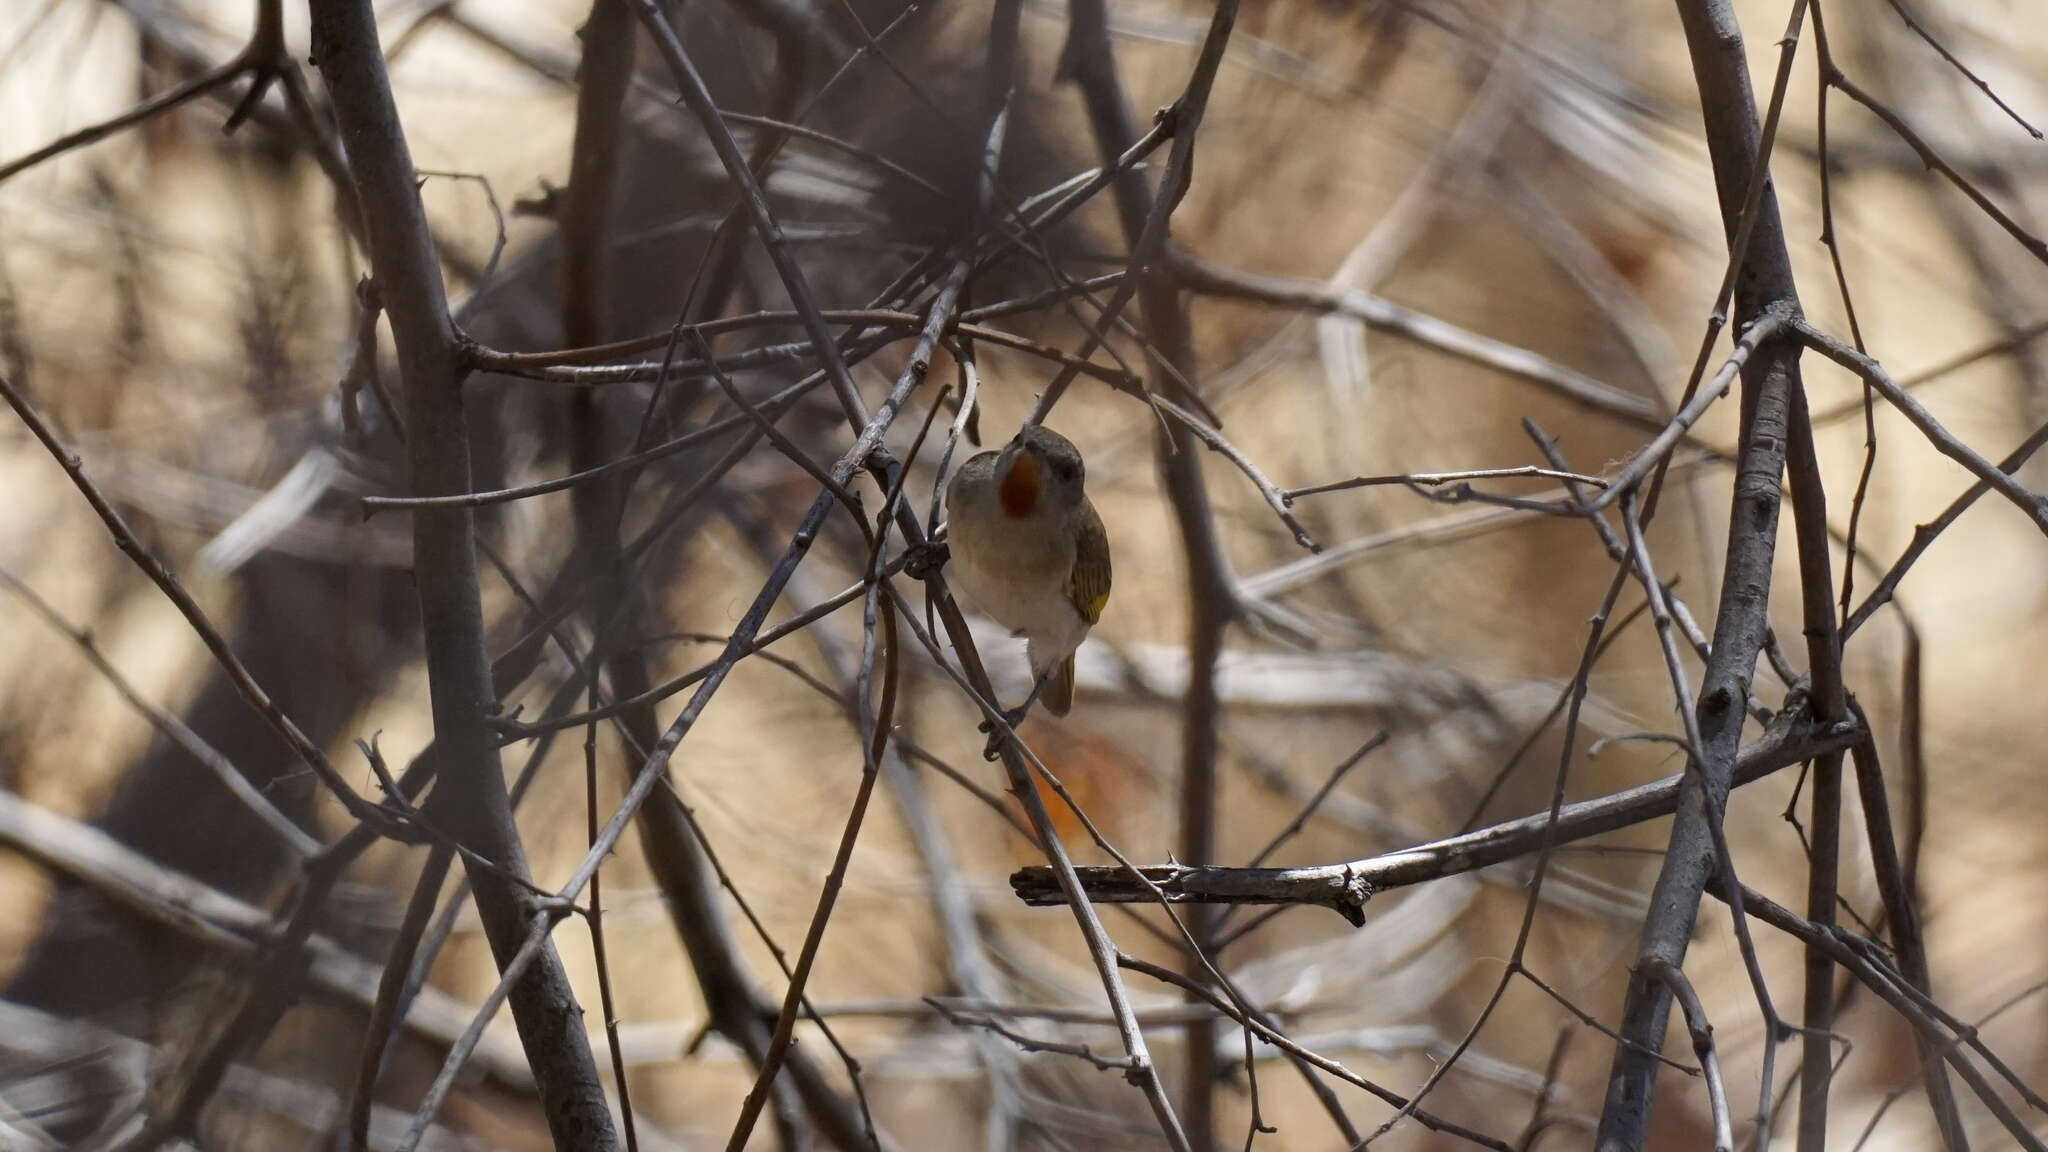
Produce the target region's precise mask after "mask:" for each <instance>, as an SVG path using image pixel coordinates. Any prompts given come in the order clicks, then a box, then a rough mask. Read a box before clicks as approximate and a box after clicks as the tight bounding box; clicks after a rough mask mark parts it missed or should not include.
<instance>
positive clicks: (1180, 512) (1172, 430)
mask: <svg viewBox="0 0 2048 1152" xmlns="http://www.w3.org/2000/svg"><path fill="white" fill-rule="evenodd" d="M1069 12H1070V15H1069V20H1070V28H1069V31H1068V36H1067V44H1066V48H1065V50H1064V52H1063V54H1062V58H1061V68H1062V70H1063V72H1064V73H1065V74H1066V75H1067V76H1069V77H1071V78H1072V79H1073V80H1074V82H1075V83H1076V84H1077V85H1078V86H1079V87H1080V89H1081V93H1082V99H1083V100H1084V101H1085V103H1086V105H1087V108H1088V120H1089V124H1090V125H1091V126H1092V127H1093V129H1094V133H1095V140H1096V145H1097V148H1098V150H1099V151H1100V153H1101V155H1102V159H1103V164H1104V166H1105V168H1107V167H1109V166H1111V165H1114V164H1115V163H1116V162H1117V158H1118V157H1119V156H1121V155H1122V154H1123V153H1124V152H1125V151H1127V150H1128V149H1129V148H1130V147H1131V145H1132V144H1133V143H1135V142H1136V141H1137V139H1138V129H1137V125H1136V123H1135V122H1134V121H1133V120H1132V118H1131V112H1130V104H1129V101H1128V100H1127V99H1126V98H1125V96H1124V92H1123V85H1122V83H1121V82H1120V81H1119V79H1118V77H1117V68H1116V58H1115V56H1114V55H1113V54H1112V53H1111V50H1110V41H1109V20H1108V12H1107V10H1106V8H1105V6H1104V4H1103V0H1074V3H1073V4H1071V5H1070V8H1069ZM1234 16H1235V12H1234V5H1233V4H1232V3H1230V2H1229V0H1225V2H1224V3H1221V4H1219V5H1218V6H1217V11H1216V17H1215V22H1214V23H1213V24H1212V25H1211V28H1210V36H1211V39H1212V41H1215V42H1217V43H1218V44H1219V45H1220V43H1221V42H1222V39H1223V38H1227V37H1228V36H1229V34H1230V28H1231V23H1230V22H1231V20H1232V19H1233V18H1234ZM1219 51H1220V47H1219ZM1199 80H1200V69H1199V67H1198V69H1197V82H1199ZM1207 95H1208V90H1207V88H1206V87H1203V88H1201V89H1200V90H1199V91H1197V89H1196V84H1194V83H1191V84H1190V86H1189V99H1188V100H1187V101H1186V104H1187V107H1184V108H1183V109H1182V113H1183V117H1184V118H1183V120H1182V122H1181V124H1180V127H1179V129H1178V132H1179V134H1178V135H1176V137H1175V139H1174V154H1175V159H1176V160H1181V157H1182V153H1183V151H1185V153H1186V157H1187V158H1186V159H1185V160H1182V161H1181V166H1182V167H1183V168H1186V167H1187V166H1188V165H1190V164H1191V163H1192V157H1193V146H1194V129H1195V127H1196V126H1197V125H1198V124H1199V123H1200V116H1201V111H1202V103H1201V101H1202V100H1205V99H1206V97H1207ZM1183 179H1185V173H1183ZM1112 188H1113V190H1114V192H1115V195H1116V207H1117V216H1118V220H1119V221H1120V223H1121V225H1122V229H1123V234H1124V242H1125V244H1127V245H1128V246H1129V248H1130V250H1131V253H1132V259H1133V260H1134V261H1139V262H1143V261H1145V260H1146V255H1147V247H1146V246H1147V244H1148V242H1149V243H1150V244H1151V245H1153V246H1154V248H1158V247H1160V246H1163V245H1164V244H1165V243H1166V235H1167V231H1166V229H1167V225H1166V214H1167V213H1170V211H1171V208H1172V202H1171V201H1170V200H1168V199H1167V197H1168V196H1170V195H1172V196H1176V197H1177V195H1178V193H1179V192H1184V191H1185V189H1186V185H1185V184H1184V183H1183V184H1180V185H1178V188H1177V189H1176V187H1175V185H1174V184H1173V182H1172V181H1171V180H1169V182H1168V185H1167V187H1164V188H1162V189H1161V190H1160V191H1159V193H1158V194H1157V196H1156V197H1155V195H1154V193H1153V191H1152V189H1151V187H1150V182H1149V181H1148V180H1147V179H1146V178H1145V174H1144V173H1143V172H1142V171H1140V170H1138V169H1135V168H1126V169H1123V170H1122V171H1120V172H1118V173H1117V177H1116V180H1115V182H1114V184H1113V185H1112ZM1154 217H1157V218H1158V219H1159V221H1160V222H1159V223H1158V224H1157V225H1151V220H1152V219H1153V218H1154ZM1148 225H1150V226H1151V227H1154V228H1156V229H1157V230H1158V236H1157V237H1150V236H1148V234H1147V230H1148ZM1136 282H1137V293H1138V301H1139V307H1140V309H1141V310H1142V313H1143V316H1144V322H1145V333H1146V336H1147V337H1149V338H1150V340H1151V341H1152V344H1153V346H1154V347H1156V348H1158V349H1159V351H1160V354H1161V355H1162V356H1163V357H1164V358H1165V363H1164V364H1163V365H1162V364H1157V363H1155V364H1154V365H1153V369H1152V380H1151V381H1150V386H1151V388H1152V389H1153V390H1154V391H1155V392H1163V391H1167V390H1168V389H1169V388H1170V387H1171V386H1172V384H1173V383H1175V382H1184V383H1185V384H1186V385H1187V387H1188V389H1189V390H1190V391H1194V382H1195V379H1196V365H1195V352H1194V341H1193V338H1192V335H1191V333H1190V331H1189V327H1188V313H1187V302H1186V300H1185V299H1184V298H1183V297H1182V295H1181V292H1180V289H1179V287H1178V285H1177V284H1176V283H1175V282H1174V280H1173V279H1172V277H1171V274H1170V273H1169V272H1168V271H1167V270H1166V269H1165V268H1164V267H1162V266H1160V265H1159V264H1158V263H1157V262H1153V263H1141V264H1140V267H1139V268H1138V269H1137V276H1136ZM1048 395H1050V393H1048ZM1198 447H1199V445H1198V443H1197V441H1196V440H1195V438H1194V436H1193V435H1191V434H1190V433H1189V432H1188V431H1187V429H1186V428H1185V427H1183V426H1181V425H1178V424H1171V425H1169V426H1168V427H1166V428H1163V429H1162V430H1161V432H1160V435H1159V444H1158V457H1159V471H1160V475H1161V478H1162V479H1163V480H1164V482H1165V487H1166V491H1167V495H1168V497H1169V498H1170V499H1171V501H1172V504H1173V515H1174V521H1175V523H1176V524H1177V525H1178V527H1179V529H1180V537H1181V546H1182V549H1183V550H1184V553H1185V555H1186V557H1187V566H1188V583H1189V588H1188V592H1189V615H1190V619H1189V628H1188V630H1189V637H1188V667H1189V675H1188V687H1187V692H1186V694H1185V695H1184V696H1183V697H1182V698H1181V725H1182V726H1181V792H1180V834H1179V837H1178V845H1177V847H1178V852H1179V857H1180V859H1181V861H1182V862H1184V863H1187V864H1207V863H1210V862H1212V861H1214V860H1215V858H1216V787H1217V781H1216V754H1217V735H1218V731H1217V729H1218V723H1219V720H1220V716H1219V712H1220V702H1219V700H1218V697H1217V691H1216V660H1217V657H1219V656H1220V655H1222V651H1223V634H1224V631H1225V629H1226V628H1228V627H1229V625H1230V622H1231V621H1232V620H1233V619H1234V618H1235V616H1236V614H1237V598H1236V592H1235V588H1234V582H1233V581H1232V579H1231V575H1230V567H1229V562H1228V560H1226V559H1225V557H1224V555H1223V547H1222V542H1221V540H1220V539H1218V537H1217V533H1216V523H1215V518H1214V516H1213V515H1212V514H1211V512H1210V508H1209V493H1208V489H1207V488H1206V487H1205V486H1204V484H1203V481H1202V463H1201V457H1200V454H1199V453H1198V452H1197V448H1198ZM1216 912H1217V910H1216V909H1214V908H1211V907H1208V906H1205V905H1196V906H1194V907H1193V908H1190V909H1189V910H1188V931H1189V933H1190V934H1191V935H1192V936H1193V937H1194V940H1195V944H1196V947H1197V948H1199V949H1202V950H1204V951H1206V950H1208V949H1209V948H1210V947H1211V946H1212V944H1213V942H1214V936H1215V931H1216V924H1217V919H1218V917H1217V915H1216ZM1189 964H1190V967H1189V969H1188V975H1189V976H1190V977H1192V978H1195V979H1201V978H1202V977H1203V976H1204V975H1205V971H1204V967H1203V963H1202V961H1201V959H1200V958H1199V957H1191V958H1190V960H1189ZM1184 1047H1185V1049H1186V1059H1187V1080H1186V1083H1185V1085H1184V1096H1183V1101H1184V1102H1183V1108H1184V1109H1185V1114H1186V1123H1187V1129H1188V1140H1189V1142H1190V1143H1191V1144H1193V1145H1194V1146H1195V1147H1196V1148H1199V1149H1207V1148H1210V1147H1212V1146H1213V1145H1214V1143H1215V1141H1214V1129H1215V1121H1214V1111H1215V1109H1214V1103H1213V1091H1214V1085H1215V1079H1216V1070H1215V1060H1216V1021H1215V1019H1214V1018H1213V1017H1210V1016H1207V1015H1201V1016H1197V1017H1196V1018H1195V1019H1193V1020H1191V1021H1190V1022H1189V1023H1188V1025H1187V1029H1186V1040H1185V1042H1184Z"/></svg>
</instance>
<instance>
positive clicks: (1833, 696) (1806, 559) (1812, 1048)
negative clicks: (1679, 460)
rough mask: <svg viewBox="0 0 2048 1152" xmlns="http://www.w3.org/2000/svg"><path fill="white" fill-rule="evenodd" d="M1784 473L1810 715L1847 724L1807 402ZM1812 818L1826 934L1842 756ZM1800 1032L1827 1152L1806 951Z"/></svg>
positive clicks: (1823, 1048)
mask: <svg viewBox="0 0 2048 1152" xmlns="http://www.w3.org/2000/svg"><path fill="white" fill-rule="evenodd" d="M1791 401H1792V411H1791V427H1790V433H1791V435H1790V439H1789V440H1788V441H1787V446H1786V458H1785V471H1786V476H1787V479H1788V481H1789V484H1790V487H1791V489H1792V518H1793V522H1794V538H1795V540H1796V541H1797V542H1798V549H1799V602H1800V607H1801V610H1802V613H1803V616H1804V621H1805V623H1804V632H1805V635H1806V658H1807V666H1808V668H1810V669H1811V675H1812V680H1813V689H1812V692H1813V713H1814V716H1815V717H1816V718H1818V719H1819V720H1820V721H1822V722H1823V723H1828V724H1832V723H1834V722H1835V721H1837V720H1844V719H1847V718H1848V701H1847V694H1846V690H1845V689H1844V687H1843V684H1842V644H1841V636H1840V634H1839V633H1838V632H1837V630H1836V617H1835V605H1834V578H1833V576H1832V574H1831V573H1830V571H1829V563H1830V560H1829V556H1828V548H1829V546H1830V542H1829V539H1828V500H1827V490H1826V488H1825V487H1823V485H1822V483H1821V475H1820V457H1819V455H1818V453H1817V452H1816V451H1815V448H1814V443H1813V421H1812V420H1811V418H1810V417H1809V414H1808V412H1807V407H1806V395H1805V393H1803V392H1797V391H1795V392H1794V393H1793V394H1792V397H1791ZM1812 795H1813V800H1812V804H1813V813H1812V818H1811V820H1810V821H1809V829H1808V833H1807V874H1806V875H1807V881H1806V918H1807V919H1808V920H1811V921H1813V922H1814V924H1816V925H1818V926H1820V927H1822V928H1823V929H1825V928H1828V927H1830V926H1832V925H1833V924H1834V922H1835V899H1836V885H1837V880H1838V870H1839V867H1840V859H1841V825H1842V754H1841V753H1840V752H1830V753H1828V754H1827V755H1825V756H1822V757H1820V758H1819V759H1817V760H1815V761H1814V762H1813V793H1812ZM1803 1022H1804V1024H1805V1031H1804V1034H1803V1035H1802V1036H1801V1037H1800V1064H1799V1152H1825V1149H1826V1147H1827V1138H1828V1082H1829V1080H1830V1079H1831V1078H1832V1076H1833V1074H1834V1045H1833V1042H1832V1040H1831V1038H1830V1034H1831V1033H1832V1032H1833V1031H1834V1027H1835V965H1834V961H1833V960H1831V959H1830V958H1829V957H1828V955H1827V954H1826V953H1825V952H1823V951H1821V949H1819V948H1818V947H1814V946H1811V945H1809V946H1808V947H1807V949H1806V1001H1805V1009H1804V1021H1803Z"/></svg>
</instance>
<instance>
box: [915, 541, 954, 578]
mask: <svg viewBox="0 0 2048 1152" xmlns="http://www.w3.org/2000/svg"><path fill="white" fill-rule="evenodd" d="M951 558H952V552H951V551H950V550H949V549H947V547H946V542H945V541H944V540H924V541H920V542H918V543H916V544H913V545H911V546H910V547H909V548H907V549H905V550H904V555H903V574H904V575H905V576H908V577H910V578H911V579H912V580H923V579H925V578H926V577H928V576H930V575H931V574H932V573H934V572H937V571H938V570H939V569H940V568H943V567H944V566H945V564H946V561H947V560H949V559H951Z"/></svg>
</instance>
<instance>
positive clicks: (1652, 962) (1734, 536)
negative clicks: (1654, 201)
mask: <svg viewBox="0 0 2048 1152" xmlns="http://www.w3.org/2000/svg"><path fill="white" fill-rule="evenodd" d="M1800 10H1801V8H1798V7H1795V13H1794V15H1795V24H1794V31H1795V32H1796V27H1797V25H1796V17H1797V15H1798V12H1799V11H1800ZM1678 14H1679V19H1680V21H1681V23H1682V24H1683V25H1684V28H1685V38H1686V44H1687V46H1688V48H1689V49H1690V52H1691V56H1692V65H1693V76H1694V80H1695V82H1696V83H1697V85H1698V87H1699V92H1700V103H1701V110H1702V116H1703V119H1704V121H1705V129H1706V137H1707V150H1708V153H1709V155H1710V156H1711V158H1712V160H1713V165H1714V183H1715V188H1716V190H1717V192H1718V194H1719V199H1720V205H1721V217H1722V223H1723V226H1724V227H1725V229H1726V231H1727V234H1728V238H1729V243H1730V249H1731V251H1732V252H1734V253H1735V254H1736V255H1737V258H1738V259H1739V260H1740V265H1739V267H1738V268H1737V269H1735V275H1734V298H1735V316H1736V321H1737V323H1738V325H1742V326H1746V325H1748V324H1750V323H1754V322H1756V321H1757V320H1758V319H1760V318H1761V317H1762V316H1763V315H1764V314H1765V312H1766V311H1768V310H1771V309H1774V308H1779V309H1782V308H1792V309H1796V308H1797V307H1798V292H1797V288H1796V286H1795V284H1794V281H1793V277H1792V265H1791V258H1790V256H1789V254H1788V253H1787V251H1786V247H1785V234H1784V225H1783V223H1782V222H1781V221H1780V219H1779V216H1778V206H1777V197H1776V195H1775V193H1774V192H1773V191H1772V189H1771V187H1770V179H1769V175H1768V173H1767V172H1760V171H1757V165H1758V163H1759V159H1760V157H1761V156H1762V149H1761V144H1762V131H1761V129H1760V128H1759V126H1758V123H1757V106H1756V98H1755V96H1754V94H1753V93H1752V92H1751V90H1750V85H1749V68H1748V64H1747V61H1746V60H1745V59H1744V57H1743V42H1742V32H1741V29H1740V27H1739V26H1738V25H1737V24H1736V22H1735V13H1734V9H1733V7H1732V5H1731V4H1730V2H1729V0H1678ZM1752 197H1754V198H1755V211H1754V213H1751V212H1746V211H1745V207H1746V203H1745V202H1746V201H1748V200H1750V199H1751V198H1752ZM1799 388H1800V381H1799V348H1798V347H1797V345H1796V344H1794V343H1792V342H1790V341H1786V340H1782V339H1778V340H1772V341H1770V342H1768V343H1767V344H1765V345H1764V346H1763V347H1762V348H1759V349H1758V354H1757V355H1756V356H1754V357H1752V358H1751V359H1750V361H1749V363H1747V364H1746V365H1744V369H1743V374H1742V424H1741V429H1742V431H1741V446H1740V450H1739V456H1738V459H1737V465H1736V474H1735V483H1734V492H1733V499H1732V505H1731V508H1730V516H1729V525H1728V550H1727V556H1726V559H1725V561H1724V568H1723V574H1722V580H1721V602H1720V605H1719V609H1718V611H1717V612H1716V617H1715V623H1714V642H1713V651H1712V654H1711V655H1710V656H1709V657H1708V660H1707V667H1706V672H1705V675H1704V677H1703V679H1702V682H1701V692H1700V697H1699V704H1698V708H1697V711H1696V713H1695V718H1696V721H1697V725H1698V731H1699V734H1700V745H1699V756H1700V761H1699V763H1698V765H1697V767H1698V769H1699V770H1698V771H1696V772H1688V773H1686V775H1685V779H1684V782H1683V784H1682V785H1681V789H1680V794H1679V801H1678V813H1677V819H1676V820H1675V822H1674V823H1673V826H1672V830H1671V840H1670V846H1669V849H1668V851H1667V852H1666V854H1665V857H1664V865H1663V868H1662V869H1661V870H1660V872H1659V873H1658V876H1657V885H1656V889H1655V891H1654V892H1653V894H1652V896H1651V899H1650V909H1651V911H1650V915H1649V918H1648V919H1647V920H1646V921H1645V922H1644V925H1643V937H1642V942H1641V944H1640V946H1639V948H1638V952H1637V963H1636V964H1635V965H1634V966H1633V967H1634V973H1635V974H1634V976H1633V977H1632V978H1631V979H1630V981H1629V987H1628V995H1627V999H1626V1002H1625V1004H1624V1007H1623V1010H1622V1022H1621V1029H1620V1032H1621V1037H1622V1043H1620V1044H1618V1045H1616V1047H1615V1053H1614V1063H1613V1067H1612V1071H1611V1072H1610V1074H1609V1080H1608V1088H1607V1100H1606V1105H1605V1107H1604V1108H1603V1110H1602V1113H1601V1117H1600V1128H1599V1134H1598V1145H1597V1146H1598V1147H1599V1148H1600V1149H1601V1150H1602V1152H1621V1150H1623V1149H1634V1148H1640V1147H1642V1145H1643V1140H1644V1138H1645V1134H1646V1133H1647V1131H1648V1127H1649V1119H1650V1104H1651V1097H1652V1095H1653V1091H1654V1088H1655V1077H1656V1062H1655V1057H1654V1055H1653V1053H1655V1052H1656V1051H1657V1050H1658V1049H1659V1048H1660V1047H1661V1046H1662V1044H1663V1039H1664V1030H1665V1023H1666V1020H1667V1018H1668V1016H1669V1013H1670V1009H1671V993H1670V989H1669V988H1668V987H1667V986H1665V985H1664V984H1663V983H1662V982H1660V981H1658V980H1656V979H1654V978H1652V977H1651V975H1650V973H1651V972H1653V971H1656V970H1657V969H1658V966H1659V965H1660V964H1668V965H1673V966H1677V965H1679V964H1681V963H1682V962H1683V960H1684V958H1685V951H1686V946H1687V945H1688V944H1689V943H1690V941H1691V936H1692V930H1693V924H1694V920H1695V918H1696V916H1697V914H1698V911H1699V902H1700V894H1701V892H1702V890H1703V889H1704V887H1705V885H1706V882H1707V879H1708V878H1709V876H1711V875H1712V874H1713V873H1714V872H1715V871H1716V867H1717V863H1718V862H1717V857H1716V850H1715V841H1716V840H1717V839H1718V836H1717V835H1716V833H1717V832H1718V828H1717V827H1716V823H1717V820H1716V817H1717V814H1718V813H1720V812H1721V811H1723V810H1724V807H1725V804H1726V802H1727V797H1728V788H1729V781H1730V771H1731V769H1732V767H1733V765H1734V761H1735V755H1736V752H1737V749H1738V747H1739V745H1740V743H1741V739H1742V726H1743V720H1744V717H1745V710H1744V702H1745V701H1746V700H1747V699H1748V696H1749V683H1750V679H1751V677H1752V676H1753V675H1754V673H1755V670H1756V658H1757V654H1758V652H1759V651H1760V650H1761V648H1762V647H1763V641H1764V634H1765V632H1766V631H1767V629H1768V628H1769V608H1770V587H1771V570H1772V567H1773V563H1774V561H1775V558H1776V547H1777V528H1778V504H1779V487H1778V485H1779V477H1780V474H1781V473H1782V472H1783V470H1784V464H1785V438H1786V430H1787V420H1788V417H1789V415H1790V412H1789V408H1790V403H1791V401H1790V398H1791V396H1792V395H1793V394H1794V393H1795V392H1797V390H1798V389H1799Z"/></svg>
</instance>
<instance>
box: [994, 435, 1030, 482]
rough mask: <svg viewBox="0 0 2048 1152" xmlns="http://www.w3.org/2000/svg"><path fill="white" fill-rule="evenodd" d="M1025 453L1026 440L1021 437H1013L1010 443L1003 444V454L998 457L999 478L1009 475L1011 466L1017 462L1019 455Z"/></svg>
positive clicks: (997, 472) (997, 471) (997, 474)
mask: <svg viewBox="0 0 2048 1152" xmlns="http://www.w3.org/2000/svg"><path fill="white" fill-rule="evenodd" d="M1023 454H1024V441H1023V440H1021V439H1013V440H1011V441H1010V442H1009V443H1008V444H1005V445H1003V451H1002V454H1001V455H999V456H997V457H996V476H997V478H998V479H1000V478H1001V477H1004V476H1008V475H1009V474H1010V467H1011V466H1012V465H1014V464H1015V463H1017V457H1019V456H1021V455H1023Z"/></svg>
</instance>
